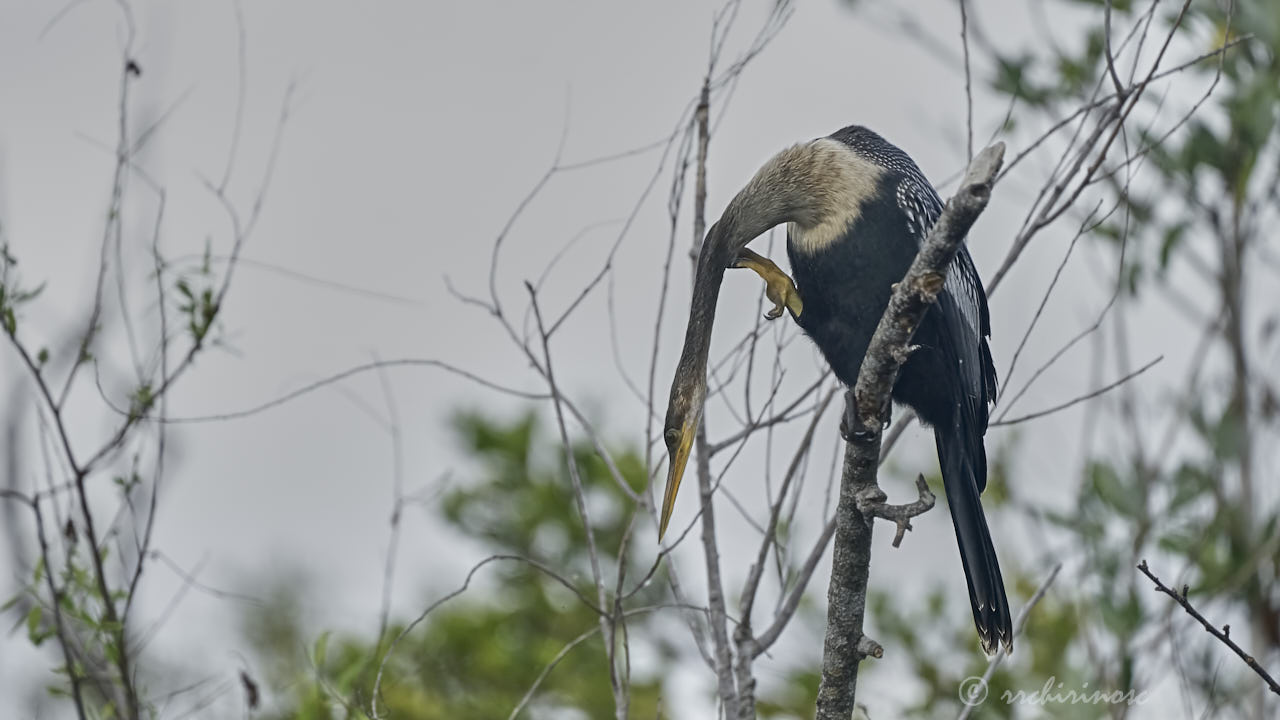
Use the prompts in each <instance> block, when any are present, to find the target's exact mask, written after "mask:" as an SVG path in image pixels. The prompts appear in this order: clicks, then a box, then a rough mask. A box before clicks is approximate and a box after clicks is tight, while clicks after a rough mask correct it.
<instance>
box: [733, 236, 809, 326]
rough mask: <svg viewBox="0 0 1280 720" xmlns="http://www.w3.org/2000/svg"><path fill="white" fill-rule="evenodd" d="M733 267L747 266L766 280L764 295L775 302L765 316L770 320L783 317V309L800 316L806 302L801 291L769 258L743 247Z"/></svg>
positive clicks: (794, 315)
mask: <svg viewBox="0 0 1280 720" xmlns="http://www.w3.org/2000/svg"><path fill="white" fill-rule="evenodd" d="M733 267H736V268H746V269H748V270H751V271H753V272H755V274H757V275H759V276H760V279H762V280H764V295H765V297H767V298H769V301H770V302H772V303H773V309H771V310H769V312H767V313H765V314H764V316H765V317H766V318H768V319H770V320H776V319H778V318H780V317H782V310H783V308H786V309H787V310H790V311H791V315H792V316H793V317H800V313H801V312H803V311H804V302H803V301H801V300H800V291H799V290H796V284H795V283H794V282H792V281H791V278H790V277H789V276H788V275H787V274H786V273H784V272H782V269H781V268H779V267H778V266H777V265H775V264H774V263H773V261H772V260H770V259H769V258H767V257H765V256H763V255H761V254H759V253H757V252H754V251H752V250H748V249H747V248H743V249H742V250H740V251H739V252H738V257H737V258H735V259H734V261H733Z"/></svg>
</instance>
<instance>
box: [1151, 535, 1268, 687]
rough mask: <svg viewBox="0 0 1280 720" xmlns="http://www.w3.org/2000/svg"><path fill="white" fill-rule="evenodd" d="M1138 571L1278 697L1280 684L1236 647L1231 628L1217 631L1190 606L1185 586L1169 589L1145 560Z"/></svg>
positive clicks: (1227, 626) (1248, 655)
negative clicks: (1236, 656) (1226, 648)
mask: <svg viewBox="0 0 1280 720" xmlns="http://www.w3.org/2000/svg"><path fill="white" fill-rule="evenodd" d="M1138 570H1140V571H1142V574H1143V575H1146V576H1147V579H1149V580H1150V581H1151V582H1152V583H1153V584H1155V586H1156V588H1155V589H1156V590H1157V591H1158V592H1162V593H1164V594H1165V595H1168V596H1169V597H1171V598H1173V599H1174V601H1175V602H1177V603H1178V604H1179V605H1181V606H1182V609H1183V610H1186V611H1187V614H1188V615H1190V616H1191V617H1193V618H1195V619H1196V622H1198V623H1200V625H1201V626H1203V627H1204V629H1205V631H1206V632H1208V633H1209V634H1210V635H1212V636H1214V637H1215V638H1217V639H1218V641H1219V642H1221V643H1222V644H1223V645H1226V646H1227V647H1229V648H1231V651H1232V652H1234V653H1235V654H1236V655H1239V656H1240V659H1241V660H1243V661H1244V664H1245V665H1248V666H1249V669H1250V670H1253V671H1254V672H1255V673H1257V674H1258V677H1260V678H1262V681H1263V682H1265V683H1266V684H1267V687H1268V688H1269V689H1270V690H1271V692H1273V693H1275V694H1277V695H1280V682H1276V679H1275V678H1273V677H1271V675H1270V674H1269V673H1267V671H1266V670H1264V669H1263V667H1262V666H1261V665H1259V664H1258V661H1257V660H1256V659H1254V657H1253V655H1250V654H1249V653H1247V652H1245V650H1244V648H1242V647H1240V646H1239V645H1237V644H1236V641H1235V640H1232V639H1231V626H1230V625H1223V626H1222V629H1221V630H1219V629H1218V628H1217V627H1216V626H1215V625H1214V624H1213V623H1211V622H1209V620H1208V619H1207V618H1205V616H1203V615H1201V614H1200V611H1198V610H1196V608H1195V606H1194V605H1192V604H1191V601H1190V600H1188V599H1187V586H1186V585H1183V586H1182V590H1181V591H1180V592H1179V591H1175V590H1173V589H1171V588H1169V587H1168V586H1167V585H1165V584H1164V583H1162V582H1160V578H1158V577H1156V576H1155V574H1153V573H1152V572H1151V569H1150V568H1149V567H1147V561H1146V560H1143V561H1142V562H1140V563H1138Z"/></svg>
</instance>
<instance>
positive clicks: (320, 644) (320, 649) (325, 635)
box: [311, 630, 330, 668]
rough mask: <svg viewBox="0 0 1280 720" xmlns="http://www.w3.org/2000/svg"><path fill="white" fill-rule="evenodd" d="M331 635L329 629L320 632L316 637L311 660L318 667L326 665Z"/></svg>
mask: <svg viewBox="0 0 1280 720" xmlns="http://www.w3.org/2000/svg"><path fill="white" fill-rule="evenodd" d="M329 635H330V633H329V631H328V630H326V631H324V632H322V633H320V637H318V638H316V642H315V646H314V647H313V648H312V649H311V661H312V662H313V663H315V666H316V667H317V668H323V667H324V660H325V655H326V654H327V652H328V649H329Z"/></svg>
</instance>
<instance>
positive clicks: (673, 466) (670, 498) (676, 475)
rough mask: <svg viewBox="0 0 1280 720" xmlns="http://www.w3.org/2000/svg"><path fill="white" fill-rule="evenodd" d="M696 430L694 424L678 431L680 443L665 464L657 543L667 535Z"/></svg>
mask: <svg viewBox="0 0 1280 720" xmlns="http://www.w3.org/2000/svg"><path fill="white" fill-rule="evenodd" d="M696 430H697V426H696V424H695V425H685V426H684V427H683V428H682V429H681V430H680V442H678V443H676V446H675V447H674V448H673V449H672V450H671V457H670V458H669V459H668V462H667V489H666V490H664V491H663V493H662V519H661V521H660V522H659V524H658V541H659V542H661V541H662V536H663V535H666V534H667V523H669V522H671V511H672V510H673V509H674V508H675V506H676V493H677V492H679V491H680V478H682V477H683V476H684V467H685V465H687V464H688V462H689V452H690V451H691V450H692V449H693V436H694V433H695V432H696Z"/></svg>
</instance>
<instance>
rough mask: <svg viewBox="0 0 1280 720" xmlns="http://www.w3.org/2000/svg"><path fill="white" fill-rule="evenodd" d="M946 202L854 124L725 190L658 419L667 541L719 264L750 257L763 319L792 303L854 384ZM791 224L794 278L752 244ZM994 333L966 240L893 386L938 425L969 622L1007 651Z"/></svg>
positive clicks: (903, 159)
mask: <svg viewBox="0 0 1280 720" xmlns="http://www.w3.org/2000/svg"><path fill="white" fill-rule="evenodd" d="M942 208H943V204H942V200H941V199H940V198H939V197H938V193H937V191H936V190H934V188H933V186H932V185H931V184H930V183H929V181H928V179H927V178H926V177H925V176H924V173H922V172H921V171H920V168H919V167H918V166H917V165H916V163H915V161H913V160H912V159H911V157H910V156H909V155H907V153H905V152H903V151H902V150H901V149H899V148H898V147H897V146H895V145H893V144H891V143H890V142H889V141H887V140H885V139H884V138H883V137H881V136H880V135H879V134H877V133H876V132H874V131H872V130H869V129H867V128H865V127H862V126H860V125H851V126H849V127H845V128H842V129H840V130H838V131H836V132H835V133H832V134H831V135H829V136H826V137H822V138H818V139H815V140H812V141H809V142H804V143H799V144H797V145H793V146H791V147H789V148H786V149H784V150H783V151H781V152H779V153H778V154H776V155H775V156H774V157H772V158H771V159H770V160H768V161H767V162H766V163H765V164H764V165H763V166H762V167H761V168H760V170H759V171H757V172H756V174H755V176H754V177H752V178H751V180H750V181H749V182H748V183H747V184H746V186H745V187H743V188H742V190H741V191H739V192H738V193H737V194H736V195H735V196H734V197H733V199H732V200H730V202H729V204H728V205H727V206H726V207H725V210H724V212H723V213H722V214H721V216H720V219H719V220H717V221H716V222H715V223H713V224H712V225H711V227H710V228H709V229H708V231H707V234H706V238H705V240H704V242H703V244H702V246H701V250H700V253H699V256H698V261H697V265H696V268H695V272H694V285H693V296H692V299H691V303H690V310H689V323H688V326H687V329H686V332H685V340H684V347H683V350H682V352H681V356H680V360H679V362H678V364H677V366H676V374H675V378H674V380H673V382H672V385H671V394H670V398H669V402H668V406H667V415H666V421H665V424H664V428H663V440H664V442H665V443H666V446H667V451H668V456H669V460H668V470H667V482H666V488H665V490H664V494H663V501H662V509H661V516H660V523H659V535H658V537H659V541H661V539H662V537H663V535H665V533H666V529H667V525H668V523H669V522H670V519H671V511H672V509H673V507H674V505H675V497H676V493H677V491H678V490H679V488H680V479H681V477H682V476H683V473H684V468H685V465H686V464H687V462H688V460H689V456H690V454H691V450H692V447H693V445H694V438H695V437H696V434H697V432H698V427H699V423H700V420H701V417H702V410H703V405H704V402H705V400H706V391H707V383H706V372H707V357H708V354H709V351H710V344H711V328H712V324H713V320H714V317H715V310H716V301H717V298H718V296H719V292H720V286H721V283H722V281H723V279H724V275H725V272H726V271H727V270H728V269H730V268H745V269H749V270H752V271H753V272H755V273H756V274H758V275H759V276H760V277H761V278H762V279H763V280H764V281H765V294H766V296H767V297H768V298H769V300H770V301H772V302H773V305H774V306H773V308H772V309H771V310H770V311H769V313H768V315H767V317H769V318H771V319H773V318H777V317H781V315H782V314H783V313H784V312H787V313H789V314H790V315H791V316H792V318H793V320H794V321H795V322H796V324H798V325H799V326H800V328H801V329H802V330H803V331H804V332H805V334H806V335H808V336H809V338H810V339H811V340H812V341H813V343H814V344H815V345H816V346H817V347H818V349H819V350H820V351H821V353H822V355H823V356H824V357H825V359H826V361H827V363H828V364H829V365H830V367H831V370H832V371H833V373H834V374H835V376H836V377H837V378H838V379H839V380H840V381H841V382H842V383H844V384H845V385H847V386H849V387H852V386H853V385H854V383H855V382H856V381H857V378H858V371H859V369H860V368H861V366H862V359H863V356H865V355H866V352H867V346H868V345H869V344H870V342H871V336H872V334H873V333H874V332H875V328H876V325H877V324H878V323H879V321H880V317H881V316H882V315H883V314H884V311H885V308H886V306H887V305H888V302H889V298H890V295H891V294H892V291H893V286H894V285H895V284H896V283H897V282H898V281H900V280H901V279H902V278H903V276H905V275H906V272H907V269H908V268H909V267H910V265H911V262H912V261H913V260H914V258H915V256H916V253H917V251H918V250H919V248H920V246H921V245H922V243H923V242H924V240H925V238H926V237H927V236H928V233H929V230H930V229H931V228H932V227H933V225H934V223H936V222H937V221H938V218H939V217H940V216H941V214H942ZM784 223H785V224H786V226H787V256H788V259H789V261H790V264H791V271H792V273H793V274H794V278H792V277H789V276H787V275H786V274H785V273H784V272H783V271H782V270H781V269H780V268H778V266H777V265H776V264H774V263H773V261H772V260H770V259H769V258H767V257H764V256H761V255H759V254H757V253H755V252H753V251H751V250H750V249H749V248H747V247H746V245H747V243H749V242H750V241H751V240H753V239H755V238H756V237H758V236H760V235H761V234H763V233H765V232H766V231H768V230H769V229H770V228H773V227H775V226H777V225H781V224H784ZM990 335H991V320H990V315H989V312H988V308H987V299H986V294H985V292H984V290H983V286H982V281H981V279H980V278H979V276H978V271H977V268H976V267H975V266H974V263H973V259H972V258H971V257H970V255H969V252H968V250H967V248H965V247H964V246H961V248H960V249H959V251H958V252H957V253H956V256H955V258H954V260H953V261H952V262H951V265H950V267H949V268H948V272H947V276H946V280H945V282H944V284H943V288H942V290H941V292H940V293H939V294H938V297H937V301H936V304H934V305H933V306H931V307H930V308H929V309H928V311H927V312H926V313H925V315H924V318H923V319H922V321H921V323H920V326H919V328H918V329H917V331H916V334H915V336H914V337H913V339H912V343H913V346H914V347H913V348H912V351H911V353H910V355H909V356H908V357H907V359H906V361H905V362H904V363H903V365H902V368H901V370H900V371H899V374H898V377H897V380H896V381H895V383H894V386H893V391H892V398H893V400H895V401H896V402H898V403H900V404H902V405H906V406H907V407H910V408H911V409H913V410H914V411H915V413H916V416H917V417H918V418H919V419H920V420H921V421H922V422H923V423H924V424H926V425H928V426H931V427H932V428H933V432H934V439H935V445H936V447H937V452H938V464H939V466H940V468H941V471H942V483H943V487H944V489H945V492H946V497H947V504H948V506H949V508H950V510H951V519H952V524H953V525H954V527H955V533H956V541H957V545H958V547H959V551H960V562H961V565H962V567H963V569H964V575H965V579H966V582H967V585H968V591H969V600H970V605H971V607H972V610H973V619H974V624H975V626H976V628H977V631H978V637H979V640H980V642H981V645H982V649H983V650H984V651H985V652H986V653H987V654H988V655H990V654H992V653H994V652H996V651H997V649H998V648H999V646H1000V645H1003V646H1004V647H1005V649H1006V651H1007V652H1012V650H1013V628H1012V621H1011V619H1010V614H1009V603H1008V599H1007V597H1006V595H1005V589H1004V580H1003V578H1002V577H1001V575H1000V564H999V561H998V559H997V557H996V551H995V546H994V545H993V543H992V539H991V532H990V530H989V528H988V526H987V521H986V516H985V514H984V513H983V509H982V502H981V499H980V495H981V493H982V491H983V490H984V489H985V488H986V484H987V457H986V448H985V446H984V444H983V437H984V435H985V434H986V430H987V421H988V417H989V412H990V406H991V405H992V404H993V403H994V402H995V399H996V387H997V380H996V370H995V365H994V362H993V361H992V356H991V349H990V347H989V346H988V343H987V338H988V337H990ZM886 420H887V418H886ZM846 439H848V438H846Z"/></svg>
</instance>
